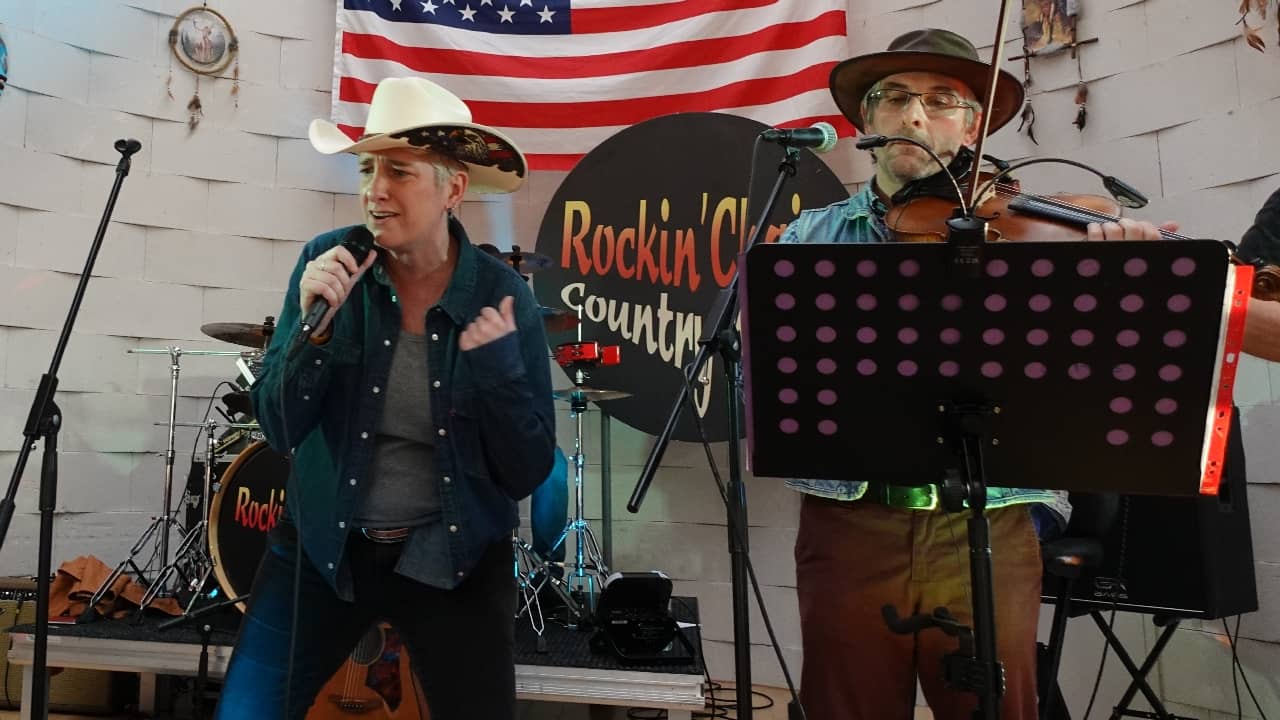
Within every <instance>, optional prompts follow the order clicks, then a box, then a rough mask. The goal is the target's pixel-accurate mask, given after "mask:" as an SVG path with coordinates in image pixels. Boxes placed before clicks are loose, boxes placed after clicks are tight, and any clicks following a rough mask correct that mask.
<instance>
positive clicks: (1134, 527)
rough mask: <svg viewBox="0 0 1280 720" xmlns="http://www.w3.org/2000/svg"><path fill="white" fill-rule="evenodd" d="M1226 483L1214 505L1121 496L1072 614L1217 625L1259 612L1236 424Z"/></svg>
mask: <svg viewBox="0 0 1280 720" xmlns="http://www.w3.org/2000/svg"><path fill="white" fill-rule="evenodd" d="M1223 478H1224V480H1223V483H1222V487H1221V488H1220V491H1219V494H1218V496H1217V497H1194V498H1188V497H1178V498H1173V497H1152V496H1138V495H1125V496H1121V502H1120V508H1119V512H1118V513H1117V515H1116V519H1115V523H1114V524H1113V525H1112V527H1111V531H1110V532H1109V533H1108V534H1107V537H1106V539H1105V543H1104V545H1105V557H1104V559H1103V563H1102V566H1101V567H1100V568H1099V569H1098V570H1097V572H1086V573H1084V574H1083V575H1082V576H1081V578H1080V580H1079V581H1078V582H1077V583H1076V584H1075V588H1074V590H1073V593H1072V600H1071V602H1072V609H1073V611H1074V610H1075V609H1080V610H1088V609H1097V610H1107V609H1110V608H1112V607H1114V608H1115V609H1117V610H1122V611H1128V612H1139V613H1150V614H1156V615H1169V616H1173V617H1179V618H1204V619H1216V618H1222V617H1227V616H1230V615H1237V614H1240V613H1246V612H1252V611H1254V610H1257V609H1258V589H1257V582H1256V580H1255V577H1254V562H1253V538H1252V535H1251V533H1250V528H1249V496H1248V483H1247V480H1246V477H1245V469H1244V446H1243V443H1242V442H1241V440H1240V426H1239V420H1238V417H1237V418H1233V420H1232V424H1231V434H1230V437H1229V438H1228V443H1227V457H1226V462H1225V464H1224V465H1223ZM1045 587H1046V589H1052V588H1055V587H1056V585H1055V584H1053V583H1049V582H1046V584H1045ZM1045 600H1046V601H1051V600H1052V598H1050V597H1048V596H1046V597H1045ZM1073 614H1074V613H1073Z"/></svg>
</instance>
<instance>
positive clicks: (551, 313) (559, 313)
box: [538, 306, 578, 332]
mask: <svg viewBox="0 0 1280 720" xmlns="http://www.w3.org/2000/svg"><path fill="white" fill-rule="evenodd" d="M538 310H539V311H540V312H541V313H542V327H544V328H546V329H547V332H564V331H566V330H572V329H574V328H576V327H578V315H577V313H575V312H574V311H572V310H569V309H566V308H553V307H545V306H543V307H539V308H538Z"/></svg>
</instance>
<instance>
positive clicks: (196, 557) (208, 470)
mask: <svg viewBox="0 0 1280 720" xmlns="http://www.w3.org/2000/svg"><path fill="white" fill-rule="evenodd" d="M202 427H203V428H204V432H205V449H204V488H203V491H202V492H201V494H200V521H199V522H197V523H196V524H195V525H193V526H191V527H190V528H187V533H186V535H184V536H183V538H182V542H181V543H180V544H179V545H178V551H177V552H176V553H175V554H174V557H173V562H171V563H169V564H167V565H165V566H164V567H163V568H161V569H160V572H159V573H158V574H157V575H156V581H155V582H154V583H152V584H151V586H150V587H148V588H147V592H146V593H145V594H144V595H143V596H142V600H140V601H139V602H138V617H139V618H140V617H142V613H143V611H144V610H146V609H147V607H148V606H149V605H151V602H152V601H153V600H155V599H156V596H157V595H159V594H160V591H161V590H162V589H163V588H164V587H165V583H166V582H167V581H168V580H169V577H170V576H171V575H173V574H174V573H177V574H178V577H179V579H180V580H181V581H182V582H183V583H185V585H186V588H187V590H188V591H190V592H191V599H190V600H188V601H187V605H186V607H185V608H184V609H183V610H184V612H191V608H192V607H194V606H195V603H196V600H198V599H199V598H200V593H201V592H202V591H203V590H204V588H205V586H206V584H207V583H208V582H209V577H210V576H211V575H212V574H213V559H212V553H210V552H209V493H210V490H211V488H212V486H213V447H214V442H215V441H214V435H215V431H216V430H217V427H218V423H216V422H214V421H213V420H207V419H206V420H205V422H204V424H203V426H202Z"/></svg>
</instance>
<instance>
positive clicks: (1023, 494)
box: [778, 182, 1071, 526]
mask: <svg viewBox="0 0 1280 720" xmlns="http://www.w3.org/2000/svg"><path fill="white" fill-rule="evenodd" d="M885 212H886V208H885V205H884V202H882V201H881V200H880V197H879V196H878V195H877V194H876V193H875V190H874V189H873V186H872V183H870V182H868V183H867V185H866V187H864V188H863V189H862V190H861V191H860V192H858V193H857V194H855V195H853V196H852V197H850V198H848V199H846V200H841V201H839V202H835V203H832V204H830V205H828V206H827V207H825V208H820V209H815V210H804V211H802V212H801V213H800V216H799V217H797V218H796V219H795V220H794V221H793V222H792V223H791V224H790V225H788V226H787V229H786V231H785V232H783V233H782V237H780V238H779V239H778V242H780V243H801V242H803V243H876V242H886V241H887V240H888V238H889V231H888V228H887V227H886V226H885V222H884V216H885ZM922 480H923V482H922V483H921V484H922V485H923V484H928V483H927V480H925V479H922ZM786 484H787V485H788V486H790V487H792V488H794V489H796V490H799V491H801V492H804V493H809V494H811V495H818V496H821V497H825V498H831V499H833V500H857V499H859V498H861V497H862V495H863V493H865V492H866V491H867V484H866V483H865V482H859V481H854V480H817V479H808V480H806V479H797V480H787V481H786ZM1066 495H1067V494H1066V493H1065V492H1059V491H1052V490H1025V489H1020V488H1005V487H990V488H987V507H989V508H998V507H1005V506H1008V505H1016V504H1019V503H1044V504H1046V505H1048V506H1049V507H1050V508H1051V509H1052V510H1053V512H1054V513H1055V514H1056V515H1057V516H1058V521H1059V524H1060V525H1062V526H1065V525H1066V519H1067V518H1069V517H1070V516H1071V504H1070V503H1069V502H1067V498H1066Z"/></svg>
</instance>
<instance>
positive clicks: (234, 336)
mask: <svg viewBox="0 0 1280 720" xmlns="http://www.w3.org/2000/svg"><path fill="white" fill-rule="evenodd" d="M275 331H276V319H275V317H273V316H271V315H268V316H267V317H266V318H265V319H264V320H263V321H262V323H261V324H256V323H237V322H225V323H205V324H204V325H201V326H200V332H202V333H204V334H205V335H208V336H209V337H211V338H214V339H216V340H222V341H223V342H229V343H231V344H233V345H244V346H245V347H251V348H254V349H256V350H264V349H266V347H267V343H269V342H271V336H272V334H274V333H275Z"/></svg>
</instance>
